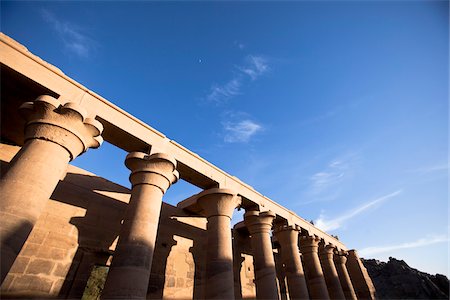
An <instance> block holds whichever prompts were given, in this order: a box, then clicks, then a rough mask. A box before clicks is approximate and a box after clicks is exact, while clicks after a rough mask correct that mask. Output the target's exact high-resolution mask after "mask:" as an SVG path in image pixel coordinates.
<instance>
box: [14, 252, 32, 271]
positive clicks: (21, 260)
mask: <svg viewBox="0 0 450 300" xmlns="http://www.w3.org/2000/svg"><path fill="white" fill-rule="evenodd" d="M29 262H30V259H29V258H28V257H23V256H18V257H17V258H16V260H15V261H14V264H13V265H12V267H11V269H10V270H9V272H10V273H13V274H14V273H15V274H22V273H23V272H25V269H26V268H27V266H28V263H29Z"/></svg>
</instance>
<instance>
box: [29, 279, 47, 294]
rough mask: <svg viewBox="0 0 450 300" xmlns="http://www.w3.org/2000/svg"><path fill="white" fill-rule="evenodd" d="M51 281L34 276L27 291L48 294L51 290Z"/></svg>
mask: <svg viewBox="0 0 450 300" xmlns="http://www.w3.org/2000/svg"><path fill="white" fill-rule="evenodd" d="M52 285H53V280H51V279H48V278H44V277H39V276H34V278H33V280H31V282H30V285H29V287H28V288H29V290H32V291H37V292H42V293H44V294H48V293H50V290H51V289H52Z"/></svg>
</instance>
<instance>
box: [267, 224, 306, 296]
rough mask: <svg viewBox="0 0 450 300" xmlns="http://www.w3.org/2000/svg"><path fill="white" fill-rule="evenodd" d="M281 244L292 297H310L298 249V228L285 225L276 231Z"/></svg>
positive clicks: (282, 257)
mask: <svg viewBox="0 0 450 300" xmlns="http://www.w3.org/2000/svg"><path fill="white" fill-rule="evenodd" d="M274 234H275V236H276V238H277V240H278V242H279V243H280V245H281V259H282V262H283V264H284V266H285V273H286V277H287V283H288V291H289V297H290V299H309V296H308V288H307V285H306V279H305V274H304V271H303V266H302V262H301V258H300V252H299V249H298V230H296V229H294V228H293V227H291V226H289V227H287V226H283V227H282V228H279V229H277V230H276V231H275V232H274Z"/></svg>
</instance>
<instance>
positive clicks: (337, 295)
mask: <svg viewBox="0 0 450 300" xmlns="http://www.w3.org/2000/svg"><path fill="white" fill-rule="evenodd" d="M333 251H334V246H333V245H326V246H321V247H319V252H320V255H319V257H320V263H321V265H322V270H323V274H324V276H325V282H326V284H327V288H328V293H329V295H330V298H331V299H341V300H345V295H344V291H343V290H342V287H341V283H340V281H339V276H338V273H337V271H336V267H335V266H334V262H333Z"/></svg>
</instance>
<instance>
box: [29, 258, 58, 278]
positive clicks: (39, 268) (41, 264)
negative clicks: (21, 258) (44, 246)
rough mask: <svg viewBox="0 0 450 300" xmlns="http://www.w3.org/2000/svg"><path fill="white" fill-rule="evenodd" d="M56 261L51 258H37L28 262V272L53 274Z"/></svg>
mask: <svg viewBox="0 0 450 300" xmlns="http://www.w3.org/2000/svg"><path fill="white" fill-rule="evenodd" d="M54 266H55V263H54V262H53V261H51V260H45V259H35V260H32V261H31V262H30V263H29V264H28V268H27V269H26V273H27V274H45V275H49V274H51V272H52V270H53V267H54Z"/></svg>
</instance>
